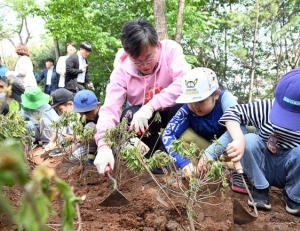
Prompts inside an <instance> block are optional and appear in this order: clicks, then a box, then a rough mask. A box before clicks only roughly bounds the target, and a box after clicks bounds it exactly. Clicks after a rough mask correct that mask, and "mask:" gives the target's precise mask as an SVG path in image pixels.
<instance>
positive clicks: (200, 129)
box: [162, 67, 246, 190]
mask: <svg viewBox="0 0 300 231" xmlns="http://www.w3.org/2000/svg"><path fill="white" fill-rule="evenodd" d="M182 92H183V93H182V94H181V95H180V96H179V98H178V99H177V100H176V103H184V105H183V106H182V107H181V108H180V109H179V110H178V112H177V113H176V115H175V116H174V117H173V118H172V119H171V120H170V122H169V123H168V125H167V127H166V129H165V130H164V133H163V136H162V140H163V143H164V146H165V148H166V150H167V152H168V153H169V154H170V155H172V156H173V157H174V159H175V162H176V164H177V166H178V167H179V168H181V169H182V170H183V172H184V173H185V175H186V177H189V176H191V175H192V173H193V172H194V173H199V172H200V171H202V170H205V162H206V161H207V160H212V159H216V158H218V157H219V156H220V155H221V154H223V153H224V152H225V151H226V147H227V144H228V143H230V142H231V141H232V139H231V137H230V135H229V133H228V132H226V127H224V126H222V125H221V124H219V119H220V118H221V117H222V115H223V113H224V112H225V111H226V110H227V109H229V108H230V107H232V106H235V105H236V104H237V101H236V97H234V96H233V95H232V94H231V93H230V92H229V91H227V90H223V89H221V87H220V86H219V83H218V79H217V76H216V74H215V72H214V71H212V70H211V69H209V68H204V67H199V68H195V69H193V70H191V71H190V72H189V73H188V74H186V75H185V76H184V77H183V79H182ZM242 129H243V130H244V132H246V128H245V127H242ZM181 136H183V138H184V140H185V141H190V140H193V141H195V143H196V144H197V145H198V147H199V149H204V150H205V155H204V157H203V158H201V159H200V160H199V162H198V165H197V166H194V165H193V164H192V163H191V161H190V160H189V159H184V158H183V157H182V156H181V155H180V153H177V152H175V151H174V149H173V147H172V141H173V140H177V139H179V138H180V137H181ZM215 136H216V137H217V138H218V143H219V144H221V145H218V144H216V142H213V143H211V141H212V140H214V138H215ZM186 137H187V139H186ZM189 137H192V139H190V138H189ZM242 186H243V185H242ZM241 190H242V189H241Z"/></svg>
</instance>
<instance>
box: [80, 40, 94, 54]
mask: <svg viewBox="0 0 300 231" xmlns="http://www.w3.org/2000/svg"><path fill="white" fill-rule="evenodd" d="M79 48H82V49H85V50H87V51H89V52H91V51H92V45H91V44H89V43H88V42H81V43H80V45H79Z"/></svg>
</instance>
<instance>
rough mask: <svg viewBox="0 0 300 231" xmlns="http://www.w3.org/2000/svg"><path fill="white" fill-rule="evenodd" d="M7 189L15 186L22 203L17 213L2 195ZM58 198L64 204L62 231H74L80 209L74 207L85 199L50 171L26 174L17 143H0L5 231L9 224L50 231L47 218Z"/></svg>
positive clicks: (40, 168)
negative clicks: (77, 195) (18, 190)
mask: <svg viewBox="0 0 300 231" xmlns="http://www.w3.org/2000/svg"><path fill="white" fill-rule="evenodd" d="M29 175H30V176H29ZM6 185H9V186H15V185H16V186H18V188H19V189H20V190H21V199H22V201H21V203H20V208H19V209H18V211H16V209H15V208H14V204H13V203H12V201H10V200H9V199H8V198H7V197H6V196H5V193H4V192H3V188H4V186H6ZM58 198H61V199H62V201H63V211H62V221H61V226H62V230H64V231H71V230H73V229H74V219H75V216H76V209H77V210H78V209H79V208H78V207H76V203H77V202H79V201H82V200H84V199H85V197H84V196H83V197H76V196H75V195H74V193H73V191H72V189H71V187H70V186H69V185H68V184H67V183H66V182H64V181H63V180H61V179H60V178H58V177H57V176H56V174H55V171H54V169H52V168H49V167H46V166H43V165H40V166H38V167H36V168H35V169H34V170H33V171H32V174H29V167H28V165H27V164H26V162H25V161H24V153H23V151H22V149H21V144H20V142H16V141H9V142H8V141H3V142H1V143H0V212H1V213H2V214H5V215H6V219H5V221H6V225H7V228H8V230H11V226H12V224H16V225H17V226H18V230H30V231H46V230H50V229H49V226H50V225H48V220H49V215H50V214H53V212H54V211H55V210H54V208H53V207H52V202H53V200H54V199H58ZM77 213H78V214H79V211H77ZM80 225H81V221H80V220H79V224H78V226H79V227H80ZM78 230H81V229H78Z"/></svg>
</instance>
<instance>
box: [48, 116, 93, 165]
mask: <svg viewBox="0 0 300 231" xmlns="http://www.w3.org/2000/svg"><path fill="white" fill-rule="evenodd" d="M85 121H86V118H85V116H83V117H82V118H81V120H79V118H78V115H77V113H75V112H66V113H63V114H62V115H61V117H60V119H59V121H56V122H54V123H53V124H52V127H53V129H54V132H55V133H56V135H57V136H58V137H59V138H58V139H57V141H56V144H57V146H58V147H60V148H62V150H63V153H65V154H66V155H68V156H69V157H70V158H71V159H72V156H71V154H72V152H74V151H75V150H76V149H77V144H78V143H80V145H81V146H82V147H83V149H82V150H85V151H87V150H88V148H89V142H90V141H91V140H93V139H94V134H95V131H94V129H92V128H85V127H84V124H85ZM70 126H71V127H72V130H73V132H72V134H66V131H65V129H66V127H70ZM86 154H88V153H81V156H79V157H76V158H73V159H75V160H76V159H78V160H81V161H80V163H81V162H82V160H83V158H84V156H86Z"/></svg>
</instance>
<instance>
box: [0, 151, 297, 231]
mask: <svg viewBox="0 0 300 231" xmlns="http://www.w3.org/2000/svg"><path fill="white" fill-rule="evenodd" d="M33 161H34V162H35V163H36V164H41V163H44V164H46V165H48V166H50V167H52V168H54V169H55V170H56V173H57V175H58V176H59V177H61V178H62V179H64V180H65V181H67V182H68V183H69V184H70V185H71V186H73V188H74V192H75V194H76V196H82V195H86V200H85V201H83V202H80V204H79V208H80V215H81V218H77V219H76V220H75V223H76V225H75V229H74V230H77V228H78V222H81V227H82V230H86V231H96V230H103V231H108V230H109V231H117V230H118V231H119V230H121V231H165V230H166V231H184V230H190V228H189V223H188V219H187V215H186V210H185V206H184V201H183V200H181V199H180V198H176V197H171V199H172V201H173V202H174V204H175V206H176V209H177V211H178V212H179V213H180V214H181V215H179V214H178V212H177V211H176V209H175V208H174V207H173V206H172V205H171V203H169V201H167V200H166V202H168V204H169V206H168V207H166V206H165V205H163V204H162V203H160V202H159V201H158V200H157V199H156V197H157V192H158V189H159V187H158V185H157V184H156V183H155V181H154V180H153V178H151V176H150V175H149V174H144V175H134V174H133V173H128V175H127V176H126V178H125V179H124V180H122V182H123V183H121V184H120V185H119V186H118V187H119V190H120V191H121V192H122V194H123V195H124V196H125V197H126V198H127V199H128V200H129V204H128V205H126V206H121V207H101V206H100V205H99V204H100V203H101V202H102V201H103V200H104V199H105V198H107V196H108V195H110V193H111V192H112V182H111V181H110V179H109V178H108V177H103V176H101V175H99V174H98V173H97V171H96V168H95V167H94V166H88V167H86V168H84V170H83V169H82V167H80V165H79V164H78V163H71V162H69V161H67V160H66V159H65V158H64V157H63V156H61V157H56V158H49V157H48V155H46V154H45V153H44V151H43V150H42V149H41V148H37V149H36V150H35V152H34V160H33ZM155 179H156V180H157V181H158V182H161V183H164V182H166V177H165V176H164V175H155ZM5 191H6V194H7V195H8V196H9V198H10V200H11V201H12V203H13V204H14V205H16V206H18V203H19V201H20V195H21V192H20V190H19V189H18V188H17V187H12V188H8V187H7V188H5ZM221 198H222V196H221V192H220V190H219V191H218V192H217V194H216V197H214V198H210V199H208V200H203V203H201V204H199V206H195V212H196V213H197V215H198V217H197V219H196V221H195V229H196V230H199V231H200V230H201V231H202V230H203V231H204V230H205V231H207V230H208V231H209V230H213V231H229V230H234V231H250V230H251V231H252V230H255V231H256V230H257V231H260V230H289V231H293V230H295V231H296V230H300V218H299V217H297V216H293V215H290V214H288V213H287V212H286V211H285V205H284V203H283V202H282V201H281V190H279V189H277V188H271V190H270V202H271V205H272V209H271V210H270V211H259V217H258V218H257V219H256V220H255V221H254V222H251V223H248V224H244V225H237V224H234V222H233V200H234V199H237V200H238V201H240V202H241V203H242V205H243V206H244V207H245V208H247V210H249V211H250V212H251V213H252V214H254V213H253V211H251V209H250V208H249V207H248V206H247V200H248V196H247V195H245V194H239V193H235V192H233V191H231V190H227V192H226V195H225V199H224V200H222V199H221ZM59 203H60V202H59V201H55V204H54V207H55V208H56V209H58V210H59V209H60V204H59ZM1 219H3V216H2V217H0V231H4V230H6V228H5V227H4V225H3V221H1ZM59 223H60V213H59V212H58V214H57V215H56V216H52V217H51V218H50V221H49V224H50V225H49V226H50V227H51V228H52V230H59V228H58V227H59V226H58V224H59ZM51 224H52V225H51Z"/></svg>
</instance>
